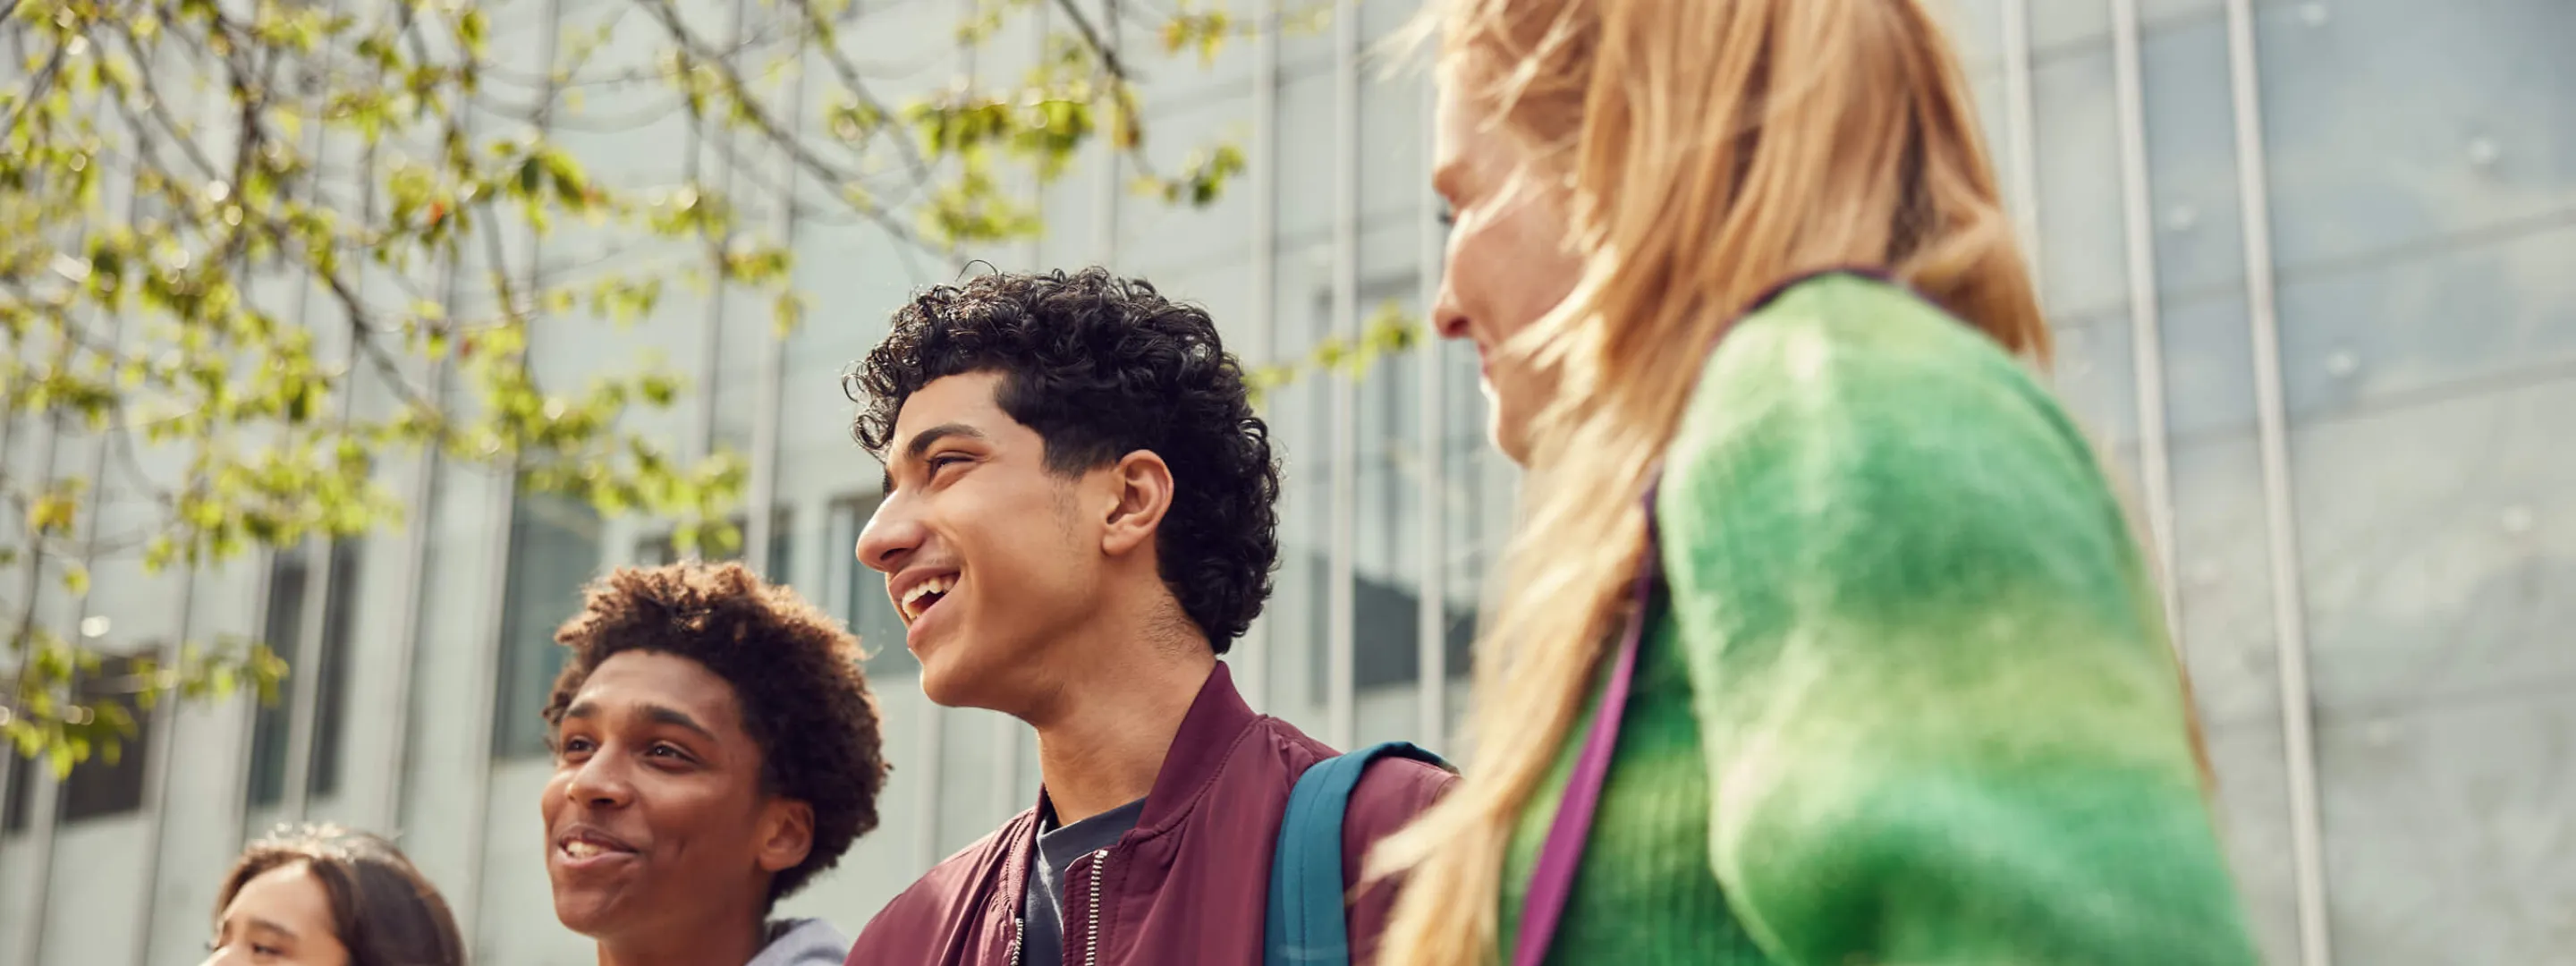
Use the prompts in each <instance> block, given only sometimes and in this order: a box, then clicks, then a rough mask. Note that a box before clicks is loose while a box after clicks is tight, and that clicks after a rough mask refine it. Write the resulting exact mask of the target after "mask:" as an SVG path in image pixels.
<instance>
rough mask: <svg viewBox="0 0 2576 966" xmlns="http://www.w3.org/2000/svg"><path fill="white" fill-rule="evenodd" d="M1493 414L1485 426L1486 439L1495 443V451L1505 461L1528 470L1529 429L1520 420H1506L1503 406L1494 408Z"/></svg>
mask: <svg viewBox="0 0 2576 966" xmlns="http://www.w3.org/2000/svg"><path fill="white" fill-rule="evenodd" d="M1493 412H1494V415H1493V418H1492V419H1491V420H1489V421H1488V422H1487V423H1486V426H1485V436H1486V438H1487V439H1490V440H1492V441H1493V443H1494V449H1495V450H1497V451H1500V452H1501V453H1502V454H1503V458H1504V459H1507V460H1510V461H1512V462H1513V463H1514V464H1515V465H1518V466H1521V467H1523V468H1527V467H1528V466H1529V427H1528V426H1526V425H1524V424H1522V423H1521V422H1520V421H1518V420H1514V419H1507V418H1505V416H1504V414H1503V409H1502V407H1501V406H1496V407H1494V411H1493Z"/></svg>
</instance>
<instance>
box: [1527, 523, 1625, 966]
mask: <svg viewBox="0 0 2576 966" xmlns="http://www.w3.org/2000/svg"><path fill="white" fill-rule="evenodd" d="M1655 475H1656V476H1658V477H1660V476H1661V475H1662V474H1661V473H1660V472H1658V473H1656V474H1655ZM1659 564H1660V560H1659V558H1658V553H1657V551H1656V549H1655V488H1654V487H1653V486H1651V485H1649V486H1648V487H1647V488H1646V559H1645V561H1644V562H1643V563H1640V564H1639V565H1638V566H1637V580H1636V586H1635V587H1634V589H1632V590H1631V591H1630V592H1629V594H1630V600H1631V604H1632V607H1631V613H1630V614H1629V615H1628V628H1627V630H1626V631H1625V632H1623V633H1622V634H1620V636H1619V655H1618V657H1617V658H1615V659H1614V661H1615V663H1613V664H1611V666H1610V686H1609V688H1608V689H1607V690H1605V691H1603V692H1602V694H1601V710H1600V711H1598V712H1597V713H1595V714H1594V715H1593V716H1592V729H1591V730H1590V731H1588V732H1586V733H1585V734H1584V736H1583V754H1582V757H1579V758H1576V759H1575V761H1574V774H1573V776H1571V777H1569V778H1567V779H1566V782H1565V797H1564V798H1563V799H1561V800H1559V801H1558V802H1557V806H1556V822H1555V823H1554V824H1552V825H1549V826H1548V829H1547V842H1546V844H1545V845H1542V846H1541V847H1540V848H1539V853H1538V868H1537V870H1536V871H1534V872H1532V873H1531V874H1530V884H1529V893H1528V894H1527V895H1526V896H1524V897H1523V898H1522V900H1521V928H1520V945H1519V948H1517V949H1514V950H1513V951H1512V966H1539V963H1540V961H1541V960H1544V959H1546V958H1547V947H1548V943H1549V942H1550V941H1551V940H1554V939H1555V938H1556V924H1557V921H1558V920H1560V919H1562V918H1564V916H1565V900H1566V897H1567V896H1569V895H1571V894H1572V893H1573V892H1574V870H1575V866H1576V865H1578V864H1580V863H1581V862H1582V860H1583V846H1584V841H1585V840H1586V839H1588V838H1590V837H1591V835H1592V813H1593V810H1594V809H1595V808H1596V807H1598V806H1599V805H1600V804H1601V786H1602V785H1603V784H1604V783H1606V782H1607V781H1608V780H1609V777H1610V755H1611V753H1612V752H1613V751H1616V750H1617V749H1618V745H1619V719H1620V717H1621V716H1622V715H1624V714H1625V713H1626V712H1627V710H1628V690H1629V687H1630V685H1632V684H1634V683H1635V681H1636V677H1637V647H1638V644H1639V642H1640V640H1641V639H1642V638H1643V637H1644V636H1645V633H1646V605H1647V603H1648V602H1649V599H1650V597H1651V595H1652V594H1653V593H1654V589H1655V578H1656V576H1657V573H1658V571H1659V569H1660V568H1659Z"/></svg>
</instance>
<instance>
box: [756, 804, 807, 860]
mask: <svg viewBox="0 0 2576 966" xmlns="http://www.w3.org/2000/svg"><path fill="white" fill-rule="evenodd" d="M813 849H814V806H812V805H808V804H806V803H804V802H800V801H797V800H795V799H792V798H773V799H770V800H769V806H768V808H767V809H766V810H765V812H764V813H763V814H762V815H761V829H760V843H759V854H758V856H757V858H758V859H759V861H760V869H761V871H763V872H773V873H775V872H785V871H787V870H789V869H792V868H795V867H796V864H797V863H799V862H803V861H805V856H806V854H807V853H809V852H812V851H813Z"/></svg>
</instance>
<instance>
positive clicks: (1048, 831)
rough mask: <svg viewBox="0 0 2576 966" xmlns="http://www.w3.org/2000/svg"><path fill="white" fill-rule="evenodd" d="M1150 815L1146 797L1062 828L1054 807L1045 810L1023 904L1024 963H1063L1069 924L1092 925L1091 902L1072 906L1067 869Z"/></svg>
mask: <svg viewBox="0 0 2576 966" xmlns="http://www.w3.org/2000/svg"><path fill="white" fill-rule="evenodd" d="M1144 814H1145V800H1144V799H1141V798H1139V799H1137V800H1135V801H1132V802H1128V803H1127V804H1125V805H1120V806H1118V807H1117V808H1113V809H1110V810H1108V811H1106V812H1102V813H1100V814H1098V815H1094V816H1092V817H1090V818H1086V819H1083V820H1082V821H1079V822H1075V823H1073V824H1071V825H1067V826H1063V827H1061V828H1058V827H1057V826H1056V824H1055V813H1054V812H1053V811H1052V810H1050V811H1047V812H1043V813H1040V814H1039V816H1038V860H1037V861H1035V862H1031V863H1029V884H1028V893H1027V895H1026V896H1025V897H1024V898H1022V900H1021V902H1020V923H1021V927H1020V962H1021V963H1022V964H1023V966H1063V963H1064V924H1065V923H1067V922H1077V923H1084V924H1088V923H1089V922H1090V918H1089V917H1090V915H1091V907H1090V906H1089V905H1085V904H1078V903H1077V904H1073V906H1072V908H1067V905H1068V904H1067V903H1066V902H1065V898H1064V883H1065V873H1066V871H1067V870H1069V869H1071V868H1073V863H1074V860H1076V859H1079V858H1082V857H1083V856H1086V855H1090V854H1091V853H1094V852H1098V851H1100V850H1102V849H1105V848H1108V847H1109V846H1110V845H1112V844H1114V843H1116V842H1117V841H1118V837H1119V836H1122V835H1125V834H1127V830H1129V829H1132V828H1135V827H1136V820H1137V819H1138V818H1140V817H1142V816H1143V815H1144Z"/></svg>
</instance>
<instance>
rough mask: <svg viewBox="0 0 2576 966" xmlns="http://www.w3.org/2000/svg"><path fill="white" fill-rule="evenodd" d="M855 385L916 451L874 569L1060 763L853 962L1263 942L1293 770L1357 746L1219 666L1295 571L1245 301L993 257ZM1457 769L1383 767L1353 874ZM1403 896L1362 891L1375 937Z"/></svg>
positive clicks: (1207, 955)
mask: <svg viewBox="0 0 2576 966" xmlns="http://www.w3.org/2000/svg"><path fill="white" fill-rule="evenodd" d="M846 388H847V390H848V391H849V394H850V396H851V398H852V399H854V400H856V401H858V402H859V403H861V404H862V406H863V411H862V412H861V414H860V416H859V417H858V421H857V424H856V426H855V427H854V428H853V435H855V436H856V437H857V438H858V441H859V444H860V445H861V446H863V447H865V448H866V449H867V450H868V452H869V453H871V454H873V455H875V456H876V457H877V458H878V459H879V460H880V461H882V462H883V463H884V464H885V471H886V472H885V500H884V502H883V503H882V504H880V506H879V508H878V510H877V513H876V516H875V518H874V519H872V520H870V521H869V523H868V526H867V529H866V530H865V531H864V532H863V533H862V534H861V535H860V538H859V544H858V547H857V552H858V557H859V561H860V562H861V563H864V564H866V565H867V566H869V567H873V568H875V569H877V570H879V571H882V572H883V573H884V574H885V575H886V592H887V594H888V596H889V597H890V598H891V599H892V600H893V601H894V602H895V604H896V607H897V609H898V611H899V612H900V613H901V614H902V616H903V619H904V621H905V624H906V635H907V636H906V641H905V646H906V647H908V648H909V649H910V650H911V651H912V653H913V654H915V655H916V656H918V657H919V658H920V660H921V687H922V691H923V692H924V693H925V694H927V695H928V696H929V697H930V699H931V700H933V701H936V702H939V703H940V704H943V705H950V706H965V707H977V708H989V709H992V710H995V711H1000V712H1003V713H1006V714H1010V715H1013V716H1015V717H1018V718H1019V719H1021V720H1023V721H1026V722H1028V723H1029V724H1030V725H1031V726H1032V727H1034V728H1035V729H1036V731H1037V739H1038V764H1039V769H1040V772H1041V774H1042V777H1043V782H1044V786H1043V789H1042V790H1041V792H1040V794H1039V796H1038V802H1037V804H1036V807H1034V808H1031V809H1029V810H1028V811H1026V812H1023V813H1021V814H1020V815H1019V816H1018V817H1016V818H1013V819H1011V820H1010V821H1009V822H1008V823H1006V824H1004V825H1003V826H1002V827H1001V829H999V830H998V831H995V832H994V833H992V834H991V835H988V836H986V837H985V838H984V839H983V840H982V841H980V842H977V843H975V844H974V845H972V846H970V847H968V848H967V849H966V850H965V851H963V852H960V853H958V854H957V855H956V856H954V857H952V858H950V859H948V860H947V861H945V862H943V863H941V864H940V865H939V866H938V867H936V868H934V869H932V870H931V871H930V873H929V874H928V875H926V876H924V877H923V878H922V879H921V881H919V882H918V883H915V884H914V885H913V886H912V888H910V889H909V890H907V891H906V892H904V893H903V894H902V895H901V896H898V897H897V898H896V899H895V900H894V901H893V902H892V903H891V904H889V905H888V906H887V907H886V908H885V909H884V911H882V912H880V913H879V914H878V915H877V917H876V919H875V920H874V921H872V922H870V923H869V924H868V927H867V928H866V929H865V930H863V931H862V932H861V933H860V935H859V940H858V942H857V944H856V945H855V947H854V948H853V949H852V950H851V953H850V958H849V962H850V963H851V964H852V966H870V964H882V963H903V964H906V966H912V964H935V966H969V964H978V966H980V964H1012V966H1020V964H1059V963H1062V964H1079V966H1101V964H1109V963H1137V964H1180V963H1188V964H1234V963H1251V962H1258V961H1259V960H1260V958H1261V951H1262V943H1263V936H1262V929H1263V921H1264V920H1263V915H1264V908H1265V902H1266V900H1267V897H1268V885H1269V875H1270V866H1271V855H1272V848H1273V846H1274V843H1275V839H1276V837H1277V836H1278V833H1279V829H1280V825H1281V818H1282V814H1283V812H1284V810H1285V807H1286V804H1287V799H1288V795H1289V790H1290V787H1291V785H1292V784H1293V783H1294V782H1295V781H1296V780H1297V778H1298V776H1299V775H1300V774H1301V773H1302V772H1304V771H1305V770H1306V769H1307V768H1308V767H1309V766H1311V765H1313V764H1315V763H1316V762H1318V761H1320V760H1323V759H1325V758H1328V757H1331V756H1332V755H1333V753H1334V752H1333V750H1332V749H1331V748H1328V747H1326V746H1325V745H1324V744H1323V743H1322V742H1318V741H1316V740H1314V739H1312V738H1309V737H1307V736H1306V735H1305V734H1303V733H1301V732H1299V731H1298V730H1297V729H1296V728H1295V727H1294V726H1291V725H1289V724H1288V723H1287V722H1284V721H1280V720H1277V719H1275V718H1269V717H1264V716H1261V715H1256V714H1254V713H1253V712H1252V709H1251V708H1250V707H1249V706H1248V705H1246V704H1245V703H1244V700H1243V698H1242V697H1241V696H1240V695H1239V694H1237V693H1236V691H1235V688H1234V685H1233V683H1232V680H1231V678H1230V676H1229V675H1228V674H1227V671H1226V668H1225V665H1224V663H1223V662H1221V661H1220V660H1218V658H1219V656H1220V655H1222V654H1224V653H1225V651H1226V649H1227V648H1228V647H1229V646H1231V645H1232V644H1233V643H1234V640H1235V638H1237V637H1239V636H1241V635H1242V634H1243V632H1244V629H1245V628H1246V627H1247V626H1249V625H1250V624H1251V622H1252V619H1253V618H1254V617H1255V616H1256V615H1258V614H1259V613H1260V612H1261V605H1262V602H1263V600H1264V598H1266V597H1267V596H1268V595H1269V592H1270V572H1271V569H1272V567H1273V565H1274V564H1275V562H1276V561H1277V559H1278V555H1279V543H1278V536H1277V532H1276V531H1277V528H1278V522H1279V518H1278V514H1277V511H1276V509H1275V508H1274V506H1273V504H1274V502H1275V501H1276V500H1277V498H1278V495H1279V469H1278V466H1277V464H1276V462H1275V461H1274V460H1273V459H1272V456H1271V451H1270V437H1269V430H1268V428H1267V427H1265V426H1264V425H1263V424H1262V422H1261V419H1260V417H1258V416H1256V415H1254V414H1253V410H1252V405H1251V402H1250V400H1249V399H1248V398H1247V395H1246V392H1245V388H1244V382H1243V371H1242V368H1241V367H1240V366H1239V365H1238V364H1237V363H1236V362H1235V359H1234V357H1232V356H1230V355H1227V354H1226V352H1225V347H1224V345H1223V344H1222V343H1221V342H1220V341H1219V340H1218V338H1217V330H1216V325H1215V323H1214V322H1212V321H1210V320H1209V318H1208V316H1207V313H1206V312H1204V311H1202V310H1200V309H1198V308H1196V307H1194V306H1190V305H1186V304H1182V303H1178V302H1173V301H1171V300H1169V299H1166V298H1164V297H1163V296H1162V295H1160V294H1158V293H1157V292H1155V290H1154V288H1153V287H1152V286H1150V285H1148V284H1146V283H1144V282H1140V281H1131V280H1124V279H1119V278H1115V277H1112V276H1111V275H1109V274H1108V273H1106V272H1104V271H1102V270H1099V269H1091V270H1087V271H1083V272H1080V273H1076V274H1065V273H1061V272H1056V273H1048V274H1040V275H1015V274H994V275H987V276H983V277H979V278H975V279H973V280H971V281H968V282H966V283H965V284H962V285H955V286H940V287H936V288H932V289H929V290H928V291H925V292H922V293H920V294H919V295H918V296H916V297H915V298H914V299H913V300H912V301H911V303H910V304H908V305H906V306H905V307H904V308H903V309H902V310H901V311H899V312H897V313H896V315H895V318H894V323H893V326H892V332H891V333H890V334H889V335H888V336H887V337H886V340H885V342H884V343H883V344H882V345H879V346H878V347H877V348H876V350H875V351H873V352H871V353H870V354H869V355H868V357H867V359H866V360H865V361H864V362H863V363H861V364H860V365H859V367H858V368H857V369H856V370H855V371H854V372H852V373H851V375H850V376H849V378H848V380H847V386H846ZM1450 779H1451V776H1450V775H1449V774H1448V773H1447V772H1445V771H1443V770H1441V769H1439V768H1437V767H1434V766H1431V765H1427V764H1423V763H1420V762H1414V761H1396V760H1389V761H1384V762H1381V763H1380V764H1379V765H1377V766H1375V767H1371V768H1369V769H1368V770H1367V771H1366V772H1365V777H1364V778H1362V779H1361V781H1360V783H1359V785H1358V787H1357V788H1356V789H1355V791H1354V793H1353V795H1352V799H1351V803H1350V807H1349V812H1348V818H1347V820H1346V821H1345V823H1344V824H1343V826H1342V828H1343V842H1342V853H1343V854H1342V858H1343V862H1342V864H1343V874H1344V875H1345V877H1346V879H1345V881H1350V882H1357V881H1359V879H1358V872H1359V870H1360V862H1361V860H1362V858H1363V857H1364V855H1365V853H1366V851H1367V849H1368V847H1369V846H1370V845H1372V844H1374V843H1375V842H1376V841H1377V839H1378V838H1380V837H1382V836H1384V835H1386V834H1387V833H1389V832H1392V831H1394V830H1395V829H1397V828H1399V827H1401V826H1402V825H1403V824H1405V823H1406V822H1407V821H1409V820H1410V819H1412V817H1413V816H1414V815H1415V814H1416V813H1418V812H1420V811H1421V810H1423V809H1424V808H1427V807H1429V805H1430V804H1431V802H1432V800H1433V799H1434V798H1436V797H1437V795H1438V794H1439V793H1440V792H1441V791H1442V790H1443V789H1445V788H1446V787H1447V785H1448V784H1449V781H1450ZM1391 898H1392V897H1391V895H1390V894H1389V890H1387V889H1385V888H1377V889H1372V890H1368V891H1367V892H1365V893H1363V894H1362V895H1361V896H1360V897H1359V898H1358V900H1357V902H1356V903H1355V904H1353V905H1352V906H1351V907H1350V908H1349V909H1348V911H1347V926H1348V928H1349V930H1350V932H1351V935H1352V939H1353V941H1354V948H1355V949H1356V950H1357V951H1358V953H1359V958H1361V959H1365V958H1366V957H1367V955H1368V951H1369V950H1370V949H1371V948H1372V947H1373V943H1374V940H1375V937H1376V933H1377V931H1378V928H1379V926H1381V925H1382V924H1383V922H1384V919H1385V915H1386V912H1387V909H1388V903H1389V900H1391Z"/></svg>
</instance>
